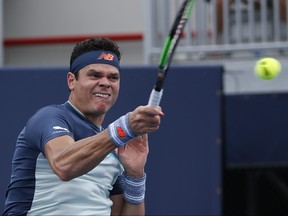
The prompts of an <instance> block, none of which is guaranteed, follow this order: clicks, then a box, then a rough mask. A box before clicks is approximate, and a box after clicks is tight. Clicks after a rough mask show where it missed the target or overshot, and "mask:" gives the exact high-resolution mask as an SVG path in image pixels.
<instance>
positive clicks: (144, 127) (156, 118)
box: [129, 106, 164, 135]
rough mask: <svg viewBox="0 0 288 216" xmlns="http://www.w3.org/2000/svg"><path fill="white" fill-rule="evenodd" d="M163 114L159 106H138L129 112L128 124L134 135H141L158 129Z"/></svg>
mask: <svg viewBox="0 0 288 216" xmlns="http://www.w3.org/2000/svg"><path fill="white" fill-rule="evenodd" d="M163 116H164V113H163V112H162V109H161V107H160V106H155V107H153V106H140V107H137V108H136V109H135V110H134V111H133V112H131V114H130V116H129V124H130V127H131V129H132V131H133V132H134V133H135V134H136V135H142V134H145V133H150V132H154V131H156V130H158V129H159V127H160V123H161V118H162V117H163Z"/></svg>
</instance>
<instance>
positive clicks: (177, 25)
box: [148, 0, 195, 106]
mask: <svg viewBox="0 0 288 216" xmlns="http://www.w3.org/2000/svg"><path fill="white" fill-rule="evenodd" d="M194 2H195V0H185V1H184V2H183V4H182V6H181V8H180V10H179V12H178V14H177V16H176V18H175V21H174V23H173V26H172V28H171V30H170V33H169V35H168V37H167V38H166V41H165V43H164V46H163V48H162V52H161V55H160V61H159V66H158V71H157V81H156V84H155V86H154V89H153V90H152V92H151V94H150V98H149V101H148V105H151V106H158V105H159V104H160V102H161V98H162V94H163V84H164V80H165V78H166V76H167V72H168V70H169V66H170V64H171V62H172V59H173V55H174V53H175V48H176V47H177V44H178V42H179V40H180V36H181V34H182V32H183V29H184V27H185V24H186V22H187V20H188V19H189V17H190V15H191V11H192V7H193V4H194Z"/></svg>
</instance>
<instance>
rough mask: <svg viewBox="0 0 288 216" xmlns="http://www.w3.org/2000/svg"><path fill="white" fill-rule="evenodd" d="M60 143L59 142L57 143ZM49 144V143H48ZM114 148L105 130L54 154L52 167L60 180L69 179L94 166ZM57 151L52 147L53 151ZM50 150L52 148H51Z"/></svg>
mask: <svg viewBox="0 0 288 216" xmlns="http://www.w3.org/2000/svg"><path fill="white" fill-rule="evenodd" d="M59 145H61V144H59ZM48 146H49V145H48ZM113 149H115V145H114V144H113V143H112V141H111V138H110V136H109V134H108V131H107V130H104V131H103V132H101V133H99V134H97V135H95V136H91V137H88V138H85V139H82V140H79V141H77V142H75V143H73V144H71V145H69V146H68V147H66V148H65V150H64V151H62V152H61V151H59V152H60V154H58V155H57V154H50V155H54V156H55V158H53V159H50V161H52V167H53V170H54V172H55V173H56V174H57V175H58V176H59V177H60V178H61V179H62V180H66V181H67V180H71V179H73V178H75V177H78V176H80V175H83V174H85V173H87V172H89V171H90V170H92V169H93V168H94V167H96V166H97V165H98V164H99V163H100V162H101V161H102V160H103V159H104V158H105V157H106V156H107V154H108V153H109V152H111V151H112V150H113ZM47 150H48V151H49V149H47ZM55 150H56V151H57V149H55V147H54V151H55ZM51 151H52V150H51Z"/></svg>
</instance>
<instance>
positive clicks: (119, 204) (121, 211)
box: [110, 195, 145, 216]
mask: <svg viewBox="0 0 288 216" xmlns="http://www.w3.org/2000/svg"><path fill="white" fill-rule="evenodd" d="M110 199H111V200H112V201H113V206H112V211H111V215H112V216H119V215H122V216H126V215H131V216H132V215H134V216H136V215H145V205H144V203H141V204H140V205H132V204H129V203H127V202H125V201H124V198H123V195H113V196H110Z"/></svg>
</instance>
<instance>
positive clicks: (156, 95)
mask: <svg viewBox="0 0 288 216" xmlns="http://www.w3.org/2000/svg"><path fill="white" fill-rule="evenodd" d="M162 94H163V89H161V91H160V92H158V91H156V90H155V89H153V90H152V92H151V94H150V98H149V101H148V105H149V106H159V104H160V101H161V98H162Z"/></svg>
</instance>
